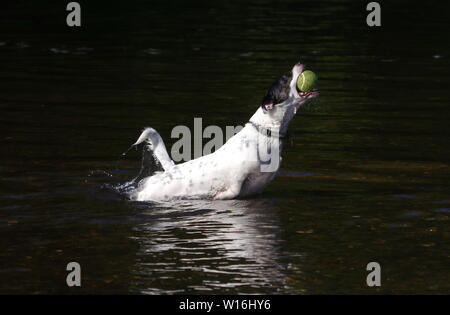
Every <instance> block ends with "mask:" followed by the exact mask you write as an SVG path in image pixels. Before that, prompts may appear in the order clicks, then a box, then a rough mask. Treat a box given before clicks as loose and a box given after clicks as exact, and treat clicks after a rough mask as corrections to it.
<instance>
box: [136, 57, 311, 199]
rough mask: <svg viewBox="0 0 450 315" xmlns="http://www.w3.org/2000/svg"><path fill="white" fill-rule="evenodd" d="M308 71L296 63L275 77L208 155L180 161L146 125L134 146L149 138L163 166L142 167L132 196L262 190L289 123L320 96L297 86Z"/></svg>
mask: <svg viewBox="0 0 450 315" xmlns="http://www.w3.org/2000/svg"><path fill="white" fill-rule="evenodd" d="M303 70H304V65H302V64H301V63H297V64H296V65H295V66H294V67H293V68H292V70H291V71H290V72H289V73H288V74H286V75H284V76H282V77H281V78H280V79H278V80H276V81H275V82H274V83H273V84H272V85H271V86H270V88H269V89H268V91H267V93H266V95H265V96H264V98H263V100H262V104H261V106H260V107H259V108H258V110H257V111H256V113H255V114H254V115H253V116H252V117H251V118H250V121H249V122H248V123H247V124H246V125H245V127H244V128H243V129H242V130H241V131H240V132H238V133H237V134H236V135H234V136H233V137H232V138H230V139H229V140H228V141H227V142H226V143H225V144H224V145H223V146H222V147H221V148H220V149H218V150H217V151H215V152H214V153H211V154H209V155H205V156H202V157H200V158H197V159H194V160H190V161H188V162H185V163H181V164H177V165H175V163H174V162H173V161H172V160H171V158H170V157H169V155H168V153H167V150H166V147H165V145H164V142H163V140H162V138H161V136H160V135H159V133H158V132H156V130H154V129H153V128H146V129H145V130H144V131H143V132H142V134H141V136H140V137H139V139H138V140H137V141H136V143H135V144H133V146H135V145H138V144H140V143H142V142H146V143H147V146H148V148H150V149H151V150H152V151H153V156H154V157H155V159H156V160H157V162H159V163H160V164H161V166H162V169H163V171H162V172H156V173H154V174H147V175H150V176H146V177H143V176H142V174H143V172H142V171H141V176H140V177H138V180H139V181H136V182H137V187H136V188H135V189H134V190H133V191H132V192H131V193H130V197H131V199H134V200H138V201H147V200H152V201H164V200H172V199H216V200H217V199H234V198H237V197H245V196H249V195H253V194H256V193H260V192H261V191H262V190H263V189H264V187H266V186H267V184H268V183H269V182H270V181H271V180H272V179H273V178H274V176H275V174H276V171H277V170H278V168H279V161H280V160H281V157H280V152H281V146H282V142H283V138H284V135H286V133H287V129H288V125H289V122H290V121H291V119H292V118H293V117H294V115H295V114H296V112H297V109H298V108H299V107H300V106H301V105H303V104H305V103H306V102H308V101H309V100H311V99H313V98H315V97H317V96H318V95H319V92H318V91H312V92H306V93H305V92H299V91H297V84H296V83H297V78H298V76H299V75H300V74H301V73H302V71H303ZM150 152H151V151H150ZM267 156H268V157H269V158H267ZM143 163H145V152H144V161H143ZM144 168H145V167H143V170H144Z"/></svg>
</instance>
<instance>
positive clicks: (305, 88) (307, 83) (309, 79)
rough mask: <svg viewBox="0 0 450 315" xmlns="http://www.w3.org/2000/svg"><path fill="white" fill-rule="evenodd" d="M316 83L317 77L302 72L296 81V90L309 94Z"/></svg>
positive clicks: (311, 73) (312, 73) (310, 73)
mask: <svg viewBox="0 0 450 315" xmlns="http://www.w3.org/2000/svg"><path fill="white" fill-rule="evenodd" d="M316 83H317V75H316V74H315V73H314V72H312V71H310V70H306V71H303V72H302V73H301V74H300V75H299V76H298V79H297V88H298V89H299V90H300V91H302V92H311V91H312V90H313V89H314V86H315V85H316Z"/></svg>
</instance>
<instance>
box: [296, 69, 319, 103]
mask: <svg viewBox="0 0 450 315" xmlns="http://www.w3.org/2000/svg"><path fill="white" fill-rule="evenodd" d="M305 70H306V69H305V66H304V65H303V64H301V63H297V64H296V66H295V72H296V73H294V74H297V76H296V80H295V81H294V82H297V79H298V77H299V76H300V75H301V74H302V72H303V71H305ZM293 90H294V97H295V98H296V99H299V100H307V99H310V98H313V97H317V96H319V94H320V93H319V89H317V88H314V89H313V90H312V91H309V92H302V91H300V90H299V89H298V87H297V84H295V87H294V89H293Z"/></svg>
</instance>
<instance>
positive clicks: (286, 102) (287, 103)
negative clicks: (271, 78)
mask: <svg viewBox="0 0 450 315" xmlns="http://www.w3.org/2000/svg"><path fill="white" fill-rule="evenodd" d="M304 68H305V66H304V65H303V64H301V63H300V62H299V63H297V64H296V65H295V66H294V67H293V68H292V70H291V71H290V72H289V73H287V74H285V75H283V76H282V77H281V78H279V79H278V80H276V81H275V82H274V83H272V85H271V86H270V87H269V89H268V90H267V92H266V95H264V97H263V99H262V102H261V108H262V109H263V110H264V112H265V113H269V114H271V113H272V112H277V111H282V112H286V111H287V110H288V109H291V110H293V112H294V114H295V112H296V111H297V109H298V108H299V107H300V106H302V105H304V104H306V103H307V102H309V101H310V100H312V99H314V98H316V97H317V96H319V91H318V90H317V89H314V90H313V91H311V92H300V91H298V90H297V79H298V76H299V75H300V74H301V73H302V72H303V71H304V70H305V69H304Z"/></svg>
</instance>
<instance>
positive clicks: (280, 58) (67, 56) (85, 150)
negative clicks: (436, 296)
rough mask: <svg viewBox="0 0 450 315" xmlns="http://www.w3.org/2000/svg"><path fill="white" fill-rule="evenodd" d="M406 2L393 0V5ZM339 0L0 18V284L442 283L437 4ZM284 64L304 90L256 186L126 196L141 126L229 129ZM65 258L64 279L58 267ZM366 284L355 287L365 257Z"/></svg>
mask: <svg viewBox="0 0 450 315" xmlns="http://www.w3.org/2000/svg"><path fill="white" fill-rule="evenodd" d="M405 3H406V2H405ZM405 5H406V4H403V3H402V2H398V3H396V4H395V5H394V4H383V26H382V27H381V29H378V30H374V29H369V28H368V27H367V26H365V14H366V12H365V10H364V4H358V3H355V2H350V1H325V2H323V3H321V4H317V3H316V2H300V1H297V2H296V1H286V2H282V3H278V2H272V1H261V2H249V3H247V4H245V5H244V4H242V3H241V2H240V1H232V2H226V3H214V4H212V3H210V2H191V3H190V4H188V3H186V2H184V1H173V2H172V1H152V2H151V3H148V2H143V1H136V2H133V3H130V2H129V1H126V2H123V3H114V4H112V3H108V6H102V5H100V4H91V3H89V4H87V3H84V2H83V3H82V10H83V27H82V28H81V29H78V30H74V29H69V28H68V27H65V14H66V13H65V10H64V7H60V5H59V4H58V5H56V4H55V3H54V2H52V1H40V2H39V6H37V5H31V4H29V3H28V2H25V1H15V2H14V3H8V4H4V5H3V9H2V12H1V13H0V15H1V18H0V29H1V30H2V31H1V33H0V60H1V65H2V66H1V71H0V86H1V94H0V108H1V116H0V121H1V124H0V128H1V133H0V134H1V137H0V141H1V143H0V147H1V166H0V174H1V184H0V185H1V194H0V211H1V214H0V220H1V221H0V226H1V228H0V233H1V235H0V248H1V251H0V277H1V280H2V281H0V293H64V294H65V293H149V294H154V293H163V294H165V293H193V294H217V293H230V294H234V293H270V294H281V293H286V294H317V293H363V294H369V293H449V292H450V276H449V275H450V268H449V267H450V266H449V263H450V254H449V253H450V246H449V237H450V229H449V228H448V224H449V218H450V216H449V213H450V210H449V209H450V195H449V191H450V185H449V174H450V168H449V158H450V148H449V146H448V143H449V140H450V139H449V138H450V133H449V129H448V121H449V119H450V109H449V107H448V105H449V96H450V93H449V92H448V86H449V85H450V79H449V76H448V69H449V60H450V46H449V45H450V44H449V42H448V41H447V40H445V39H446V38H447V34H448V22H447V21H446V19H447V18H446V17H445V16H444V13H445V10H442V8H440V7H439V6H438V5H433V4H432V3H422V4H421V6H420V7H418V6H417V7H416V6H414V5H412V4H410V3H408V5H407V7H405ZM299 59H301V60H303V61H304V62H305V63H307V65H308V66H309V67H310V68H311V69H314V71H315V72H316V73H318V75H319V78H320V88H321V91H322V93H321V97H320V100H319V102H318V103H316V104H315V105H314V106H310V107H308V108H305V109H303V110H302V111H301V112H300V113H298V115H297V117H296V118H295V120H294V121H293V123H292V124H291V132H292V133H293V134H294V135H295V137H294V140H293V141H292V143H291V144H290V145H289V146H287V148H286V149H285V152H284V154H283V156H284V159H283V164H282V168H283V171H282V172H281V174H280V176H279V177H277V178H276V179H275V180H274V181H273V182H272V183H271V184H270V186H269V187H268V188H267V189H266V191H265V192H264V194H262V195H261V196H258V197H255V198H251V199H246V200H235V201H218V202H211V201H177V202H174V203H166V204H151V203H136V202H130V201H128V200H126V199H125V198H123V197H121V196H120V195H118V194H116V193H114V192H113V191H112V190H111V189H108V186H107V185H113V184H117V183H122V182H125V181H126V180H129V179H130V178H132V177H133V176H135V175H136V174H137V172H138V170H139V167H140V156H141V154H140V152H136V151H130V153H129V154H128V155H127V156H126V157H125V158H123V159H119V161H118V160H117V159H118V157H119V155H120V154H121V153H122V152H123V151H124V150H125V149H126V148H128V147H129V145H130V144H131V143H133V142H134V141H135V140H136V139H137V136H138V135H139V133H140V131H141V129H142V128H143V127H145V126H152V127H154V128H155V129H157V130H158V131H160V133H161V134H162V136H163V138H164V139H165V140H166V144H167V146H168V147H169V148H170V147H171V145H172V144H173V143H174V141H175V140H176V139H171V138H170V132H171V130H172V128H173V127H174V126H176V125H187V126H190V127H191V126H192V125H193V120H194V117H202V118H203V125H204V126H207V125H218V126H222V127H224V126H226V125H242V124H243V123H245V122H246V120H247V119H248V118H249V117H250V116H251V114H252V113H253V112H254V111H255V110H256V108H257V107H258V104H259V101H260V100H261V97H262V95H263V93H264V91H265V89H266V88H267V86H268V85H269V84H270V83H271V82H272V81H273V80H274V79H275V78H277V76H279V75H281V74H283V73H284V72H285V71H287V70H288V69H289V68H290V67H291V66H292V65H293V64H294V63H295V62H297V61H298V60H299ZM70 261H76V262H79V263H80V264H81V266H82V287H81V288H68V287H67V286H66V284H65V278H66V275H67V272H66V271H65V267H66V265H67V263H69V262H70ZM370 261H376V262H379V263H380V264H381V266H382V286H381V287H380V288H368V287H367V286H366V285H365V279H366V275H367V273H368V272H367V271H366V265H367V263H368V262H370Z"/></svg>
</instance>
